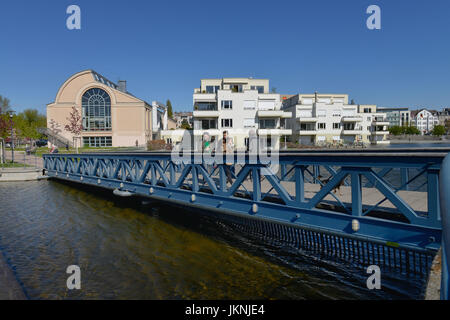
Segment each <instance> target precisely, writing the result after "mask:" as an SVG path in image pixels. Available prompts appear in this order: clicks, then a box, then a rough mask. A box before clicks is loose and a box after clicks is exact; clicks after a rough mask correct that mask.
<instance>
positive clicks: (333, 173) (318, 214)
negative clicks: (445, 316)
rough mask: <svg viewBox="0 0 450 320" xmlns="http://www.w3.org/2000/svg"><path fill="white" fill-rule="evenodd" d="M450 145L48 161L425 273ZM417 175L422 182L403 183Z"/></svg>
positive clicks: (106, 184) (61, 174)
mask: <svg viewBox="0 0 450 320" xmlns="http://www.w3.org/2000/svg"><path fill="white" fill-rule="evenodd" d="M448 151H449V150H444V149H439V150H435V149H432V150H426V149H423V150H417V151H414V152H407V151H405V150H398V151H396V150H392V151H385V150H381V151H378V152H375V151H367V152H366V150H364V151H351V152H348V151H341V152H334V151H333V152H327V151H311V150H309V151H305V152H283V153H279V154H275V153H274V154H271V155H270V157H269V158H270V159H269V160H270V161H264V159H260V158H258V157H257V158H256V160H255V158H254V157H253V155H249V154H240V153H235V154H233V155H230V154H228V155H227V156H225V155H223V156H222V155H218V156H217V155H216V156H215V158H210V157H204V155H202V154H196V153H189V154H187V155H186V154H179V155H178V156H176V157H174V154H172V153H168V152H159V153H101V154H96V153H89V154H77V155H74V154H69V155H67V154H50V155H44V167H45V168H46V169H47V171H48V175H49V176H51V177H54V178H58V179H63V180H69V181H75V182H78V183H83V184H90V185H96V186H99V187H103V188H110V189H113V190H114V189H118V190H121V191H124V192H128V193H131V194H136V195H141V196H147V197H151V198H154V199H157V200H160V201H167V202H171V203H173V204H176V205H183V206H190V207H194V208H200V209H204V210H208V211H211V212H216V213H218V214H221V215H223V216H233V217H238V218H239V219H245V220H246V221H247V220H251V221H252V223H256V224H255V225H254V226H255V228H256V227H258V228H262V229H263V231H264V232H265V233H271V234H274V235H278V236H279V237H281V238H283V239H285V240H286V241H288V242H291V243H293V244H294V245H295V246H305V245H307V246H312V247H320V248H322V249H323V250H325V251H327V250H329V251H331V252H338V253H339V255H342V256H343V257H348V258H350V259H353V260H358V261H364V263H380V264H383V265H388V266H394V267H396V268H400V270H406V271H407V272H413V273H416V272H418V273H420V272H423V269H424V268H425V269H426V266H428V263H429V262H431V261H430V257H432V256H433V254H435V252H436V251H437V250H438V249H439V247H440V246H441V240H442V221H441V212H440V211H441V207H440V206H439V194H440V190H439V179H440V177H439V173H440V171H441V165H442V161H443V159H444V157H445V155H446V154H447V153H448ZM211 159H212V160H211ZM274 164H276V165H275V166H274ZM394 173H395V174H394ZM405 173H407V174H405ZM441 177H442V175H441ZM392 179H394V180H398V181H397V182H398V183H397V184H396V185H395V183H393V180H392ZM419 180H420V181H419ZM417 182H419V184H418V185H416V186H418V187H420V188H418V189H417V190H416V189H414V190H407V188H405V186H412V185H413V183H417ZM441 183H442V181H441ZM340 191H342V193H343V194H342V195H341V194H340ZM369 198H370V199H371V200H370V201H371V202H370V201H369V202H368V199H369ZM255 221H256V222H255ZM267 223H271V224H275V225H277V226H279V227H276V228H273V227H271V226H269V225H267ZM299 230H300V231H299ZM305 230H306V231H305ZM304 232H306V233H304ZM322 249H321V250H322ZM402 272H403V271H402Z"/></svg>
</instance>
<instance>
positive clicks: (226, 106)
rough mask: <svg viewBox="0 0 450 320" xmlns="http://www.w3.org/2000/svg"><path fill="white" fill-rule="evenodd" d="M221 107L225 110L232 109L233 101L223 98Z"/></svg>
mask: <svg viewBox="0 0 450 320" xmlns="http://www.w3.org/2000/svg"><path fill="white" fill-rule="evenodd" d="M222 109H227V110H231V109H233V101H231V100H223V101H222Z"/></svg>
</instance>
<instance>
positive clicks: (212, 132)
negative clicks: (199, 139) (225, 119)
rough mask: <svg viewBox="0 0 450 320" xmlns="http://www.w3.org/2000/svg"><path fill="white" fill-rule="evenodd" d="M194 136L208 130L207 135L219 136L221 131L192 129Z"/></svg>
mask: <svg viewBox="0 0 450 320" xmlns="http://www.w3.org/2000/svg"><path fill="white" fill-rule="evenodd" d="M193 131H194V136H202V135H203V134H204V133H205V132H208V134H209V136H219V135H221V134H222V131H221V130H219V129H194V130H193Z"/></svg>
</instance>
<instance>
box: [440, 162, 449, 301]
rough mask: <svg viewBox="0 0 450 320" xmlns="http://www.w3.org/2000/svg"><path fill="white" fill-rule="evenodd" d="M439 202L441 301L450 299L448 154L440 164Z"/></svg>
mask: <svg viewBox="0 0 450 320" xmlns="http://www.w3.org/2000/svg"><path fill="white" fill-rule="evenodd" d="M440 201H441V213H442V233H443V234H442V257H441V259H442V264H441V265H442V278H441V299H444V300H449V299H450V276H449V266H450V154H449V155H447V156H446V157H445V159H444V162H443V163H442V169H441V173H440Z"/></svg>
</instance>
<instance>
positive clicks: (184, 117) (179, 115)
mask: <svg viewBox="0 0 450 320" xmlns="http://www.w3.org/2000/svg"><path fill="white" fill-rule="evenodd" d="M173 119H174V120H175V121H176V123H177V128H181V125H182V124H183V122H187V123H188V124H189V126H190V127H191V128H192V127H193V126H194V121H193V114H192V112H174V114H173Z"/></svg>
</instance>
